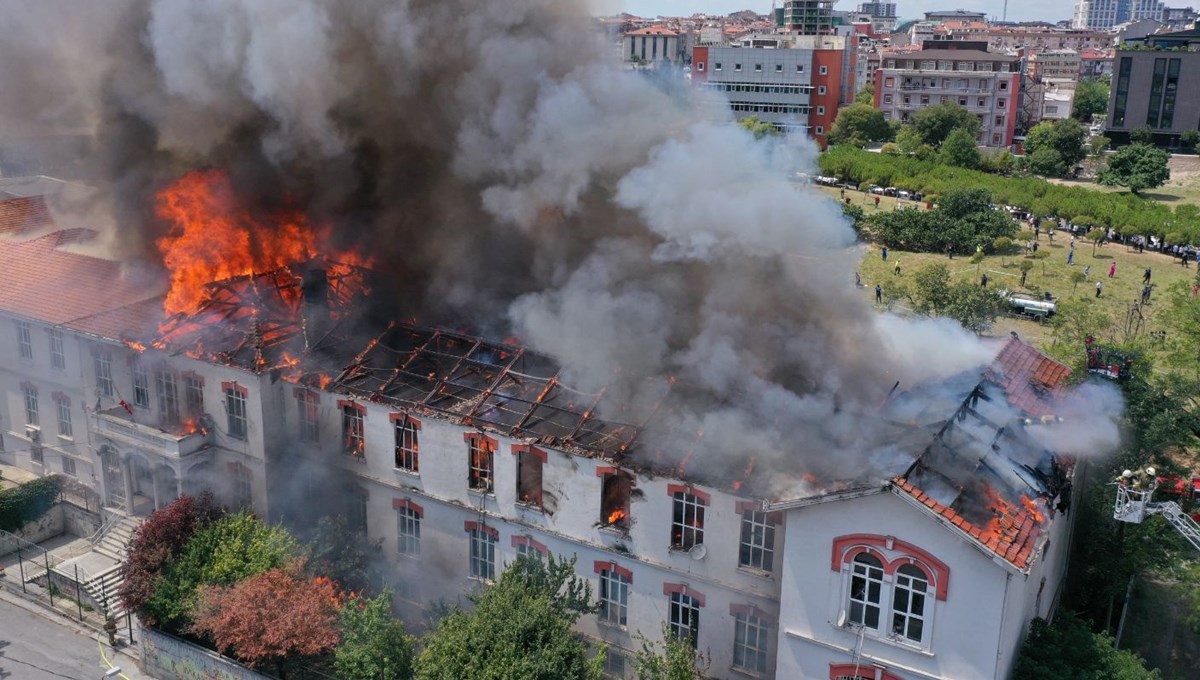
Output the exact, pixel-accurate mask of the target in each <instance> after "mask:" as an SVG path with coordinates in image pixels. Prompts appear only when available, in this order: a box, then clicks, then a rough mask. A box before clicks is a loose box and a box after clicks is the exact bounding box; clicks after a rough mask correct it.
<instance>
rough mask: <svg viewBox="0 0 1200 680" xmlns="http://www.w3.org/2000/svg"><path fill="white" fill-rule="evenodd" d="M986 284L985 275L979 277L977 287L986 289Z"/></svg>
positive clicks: (986, 278)
mask: <svg viewBox="0 0 1200 680" xmlns="http://www.w3.org/2000/svg"><path fill="white" fill-rule="evenodd" d="M987 282H988V277H987V274H984V275H983V276H981V277H979V285H980V286H982V287H984V288H987Z"/></svg>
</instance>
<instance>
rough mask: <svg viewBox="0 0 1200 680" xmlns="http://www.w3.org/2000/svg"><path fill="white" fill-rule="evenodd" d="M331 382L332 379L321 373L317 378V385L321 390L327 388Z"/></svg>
mask: <svg viewBox="0 0 1200 680" xmlns="http://www.w3.org/2000/svg"><path fill="white" fill-rule="evenodd" d="M331 382H333V378H331V377H329V375H328V374H327V373H322V374H321V375H320V376H319V377H318V384H319V385H320V386H321V389H325V388H326V387H329V383H331Z"/></svg>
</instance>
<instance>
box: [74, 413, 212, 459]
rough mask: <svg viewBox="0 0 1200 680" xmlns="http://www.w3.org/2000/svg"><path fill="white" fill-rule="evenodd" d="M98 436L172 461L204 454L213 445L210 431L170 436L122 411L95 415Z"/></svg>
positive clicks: (172, 434) (169, 433)
mask: <svg viewBox="0 0 1200 680" xmlns="http://www.w3.org/2000/svg"><path fill="white" fill-rule="evenodd" d="M96 429H97V432H98V434H100V435H102V436H104V437H108V438H109V439H112V440H114V441H117V442H121V443H124V444H128V445H133V446H139V447H143V448H149V449H152V450H153V451H154V452H155V453H159V454H162V455H164V456H170V457H172V458H185V457H187V456H190V455H192V454H194V453H197V452H199V451H203V450H204V449H206V448H208V447H209V446H210V445H212V443H213V436H212V432H211V430H208V431H206V430H204V429H199V428H198V429H197V430H196V431H195V432H184V433H178V434H177V433H172V432H167V431H166V430H163V429H161V428H159V427H155V426H153V425H143V424H142V423H136V422H134V421H133V420H132V419H131V418H130V416H129V413H128V412H127V411H125V410H124V409H123V408H120V407H118V408H115V409H110V410H108V411H101V412H100V413H97V414H96Z"/></svg>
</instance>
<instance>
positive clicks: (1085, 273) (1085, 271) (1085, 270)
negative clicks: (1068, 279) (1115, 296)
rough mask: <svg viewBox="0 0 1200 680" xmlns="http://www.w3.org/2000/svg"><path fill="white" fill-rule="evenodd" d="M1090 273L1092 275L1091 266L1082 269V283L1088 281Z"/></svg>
mask: <svg viewBox="0 0 1200 680" xmlns="http://www.w3.org/2000/svg"><path fill="white" fill-rule="evenodd" d="M1091 273H1092V265H1090V264H1089V265H1087V266H1086V267H1084V268H1083V280H1084V281H1087V280H1088V276H1089V275H1090V274H1091Z"/></svg>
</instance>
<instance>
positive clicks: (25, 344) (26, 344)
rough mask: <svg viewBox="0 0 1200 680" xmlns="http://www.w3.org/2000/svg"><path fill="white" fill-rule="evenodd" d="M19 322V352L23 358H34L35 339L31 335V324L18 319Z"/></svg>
mask: <svg viewBox="0 0 1200 680" xmlns="http://www.w3.org/2000/svg"><path fill="white" fill-rule="evenodd" d="M16 324H17V353H18V354H20V355H21V358H22V359H32V358H33V339H32V338H31V337H30V335H29V324H28V323H27V322H25V321H18V322H16Z"/></svg>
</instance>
